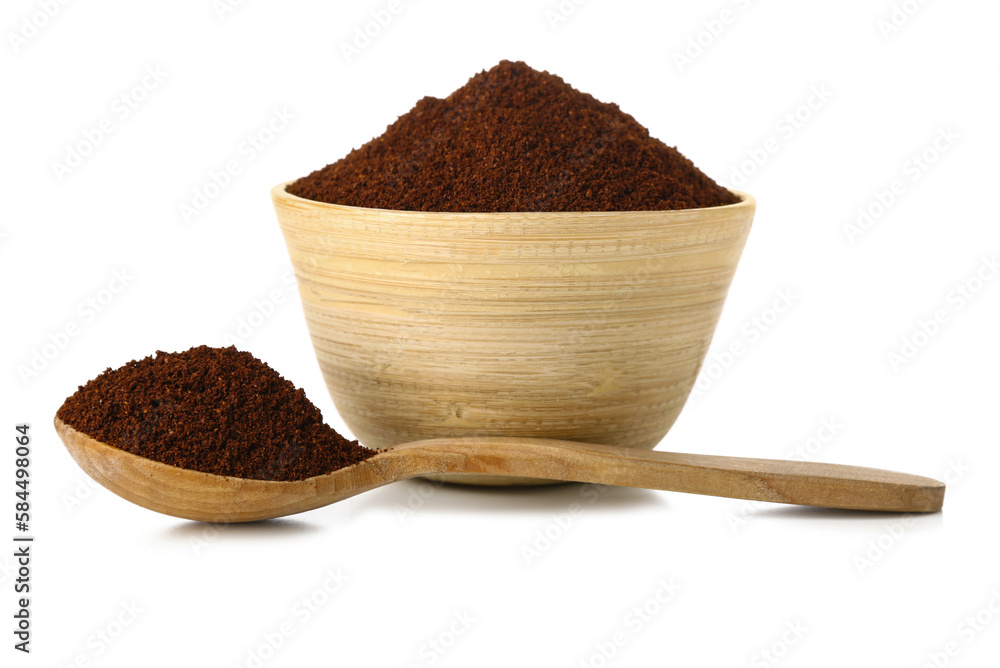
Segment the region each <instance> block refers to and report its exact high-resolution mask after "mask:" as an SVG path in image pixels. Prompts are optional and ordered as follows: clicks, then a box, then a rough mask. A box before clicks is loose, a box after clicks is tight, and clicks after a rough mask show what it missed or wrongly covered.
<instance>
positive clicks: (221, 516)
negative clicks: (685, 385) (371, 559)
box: [55, 418, 945, 522]
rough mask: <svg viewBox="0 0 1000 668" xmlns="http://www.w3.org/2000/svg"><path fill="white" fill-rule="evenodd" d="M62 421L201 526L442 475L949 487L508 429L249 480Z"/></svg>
mask: <svg viewBox="0 0 1000 668" xmlns="http://www.w3.org/2000/svg"><path fill="white" fill-rule="evenodd" d="M55 426H56V431H57V432H59V437H60V438H62V441H63V443H65V444H66V448H67V449H68V450H69V452H70V454H71V455H72V456H73V459H75V460H76V463H77V464H79V465H80V467H81V468H83V470H84V471H86V472H87V473H88V474H89V475H90V476H91V477H92V478H93V479H94V480H96V481H97V482H99V483H101V484H102V485H104V486H105V487H107V488H108V489H109V490H111V491H112V492H114V493H115V494H117V495H119V496H121V497H123V498H125V499H128V500H129V501H131V502H132V503H136V504H138V505H140V506H143V507H144V508H149V509H150V510H155V511H157V512H161V513H165V514H167V515H173V516H175V517H183V518H186V519H191V520H200V521H203V522H252V521H255V520H264V519H270V518H273V517H282V516H284V515H292V514H294V513H301V512H303V511H306V510H312V509H313V508H319V507H322V506H325V505H328V504H331V503H336V502H337V501H340V500H342V499H346V498H348V497H351V496H354V495H355V494H360V493H361V492H366V491H368V490H370V489H375V488H376V487H381V486H382V485H387V484H389V483H392V482H396V481H397V480H405V479H407V478H414V477H417V476H425V475H435V474H441V473H483V474H489V475H494V476H521V477H533V478H547V479H550V480H566V481H576V482H590V483H600V484H605V485H622V486H626V487H645V488H648V489H662V490H669V491H674V492H688V493H692V494H709V495H712V496H725V497H731V498H736V499H752V500H754V501H771V502H775V503H791V504H798V505H805V506H823V507H827V508H849V509H854V510H880V511H889V512H911V513H926V512H935V511H938V510H940V509H941V505H942V503H943V501H944V489H945V485H944V483H942V482H939V481H937V480H932V479H931V478H923V477H920V476H915V475H908V474H906V473H895V472H893V471H883V470H881V469H870V468H862V467H858V466H842V465H838V464H819V463H814V462H795V461H781V460H774V459H744V458H742V457H716V456H709V455H685V454H679V453H673V452H657V451H651V450H635V449H631V448H622V447H616V446H608V445H592V444H589V443H575V442H571V441H556V440H549V439H541V438H508V437H469V438H438V439H433V440H428V441H416V442H414V443H406V444H403V445H399V446H396V447H394V448H390V449H388V450H383V451H381V452H379V453H378V454H376V455H375V456H373V457H371V458H370V459H367V460H365V461H363V462H361V463H359V464H355V465H353V466H348V467H346V468H343V469H340V470H337V471H334V472H332V473H328V474H326V475H320V476H315V477H313V478H307V479H306V480H300V481H295V482H282V481H269V480H250V479H247V478H233V477H229V476H221V475H215V474H212V473H202V472H200V471H191V470H188V469H182V468H177V467H176V466H169V465H167V464H163V463H160V462H156V461H153V460H151V459H146V458H144V457H139V456H137V455H133V454H131V453H128V452H125V451H124V450H119V449H118V448H114V447H112V446H110V445H107V444H105V443H101V442H99V441H96V440H94V439H92V438H90V437H89V436H87V435H86V434H83V433H81V432H78V431H76V430H75V429H73V428H72V427H70V426H68V425H66V424H64V423H63V422H62V421H61V420H59V419H58V418H57V419H56V421H55Z"/></svg>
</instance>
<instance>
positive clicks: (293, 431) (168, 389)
mask: <svg viewBox="0 0 1000 668" xmlns="http://www.w3.org/2000/svg"><path fill="white" fill-rule="evenodd" d="M57 417H58V418H59V419H60V420H62V421H63V422H65V423H66V424H68V425H69V426H71V427H73V428H74V429H76V430H77V431H80V432H82V433H84V434H87V435H88V436H90V437H91V438H94V439H96V440H98V441H101V442H103V443H107V444H108V445H111V446H114V447H116V448H120V449H122V450H126V451H128V452H131V453H132V454H135V455H139V456H141V457H146V458H147V459H154V460H156V461H160V462H163V463H165V464H170V465H172V466H179V467H181V468H186V469H192V470H195V471H204V472H206V473H216V474H219V475H228V476H236V477H240V478H253V479H256V480H301V479H303V478H309V477H311V476H315V475H321V474H324V473H329V472H331V471H333V470H336V469H339V468H342V467H344V466H349V465H351V464H355V463H357V462H360V461H362V460H364V459H367V458H368V457H370V456H372V455H373V454H375V452H374V451H372V450H369V449H368V448H365V447H363V446H361V445H359V444H358V442H357V441H348V440H346V439H345V438H344V437H342V436H341V435H340V434H338V433H337V432H336V431H334V430H333V429H332V428H331V427H329V426H327V425H326V424H325V423H324V422H323V415H322V414H321V412H320V410H319V409H318V408H316V406H314V405H313V404H312V402H310V401H309V400H308V399H307V398H306V395H305V392H303V391H302V390H301V389H295V386H294V385H293V384H292V383H290V382H289V381H287V380H285V379H284V378H282V377H281V375H280V374H278V372H276V371H275V370H274V369H272V368H271V367H269V366H268V365H267V364H265V363H264V362H261V361H260V360H258V359H257V358H256V357H254V356H253V355H251V354H250V353H247V352H241V351H238V350H236V348H234V347H229V348H209V347H208V346H200V347H198V348H192V349H191V350H188V351H186V352H182V353H164V352H157V353H156V355H155V356H152V355H151V356H149V357H146V358H144V359H141V360H139V361H133V362H129V363H128V364H126V365H125V366H123V367H121V368H118V369H114V370H112V369H108V370H106V371H105V372H104V373H102V374H101V375H99V376H98V377H97V378H94V379H93V380H92V381H90V382H89V383H87V384H86V385H83V386H82V387H80V388H79V390H78V391H77V392H76V393H75V394H73V396H71V397H70V398H69V399H67V400H66V402H65V403H64V404H63V405H62V407H61V408H60V409H59V412H58V413H57Z"/></svg>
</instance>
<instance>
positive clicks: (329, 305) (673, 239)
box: [271, 183, 755, 485]
mask: <svg viewBox="0 0 1000 668" xmlns="http://www.w3.org/2000/svg"><path fill="white" fill-rule="evenodd" d="M287 185H288V184H287V183H284V184H281V185H279V186H276V187H275V188H274V189H273V190H272V191H271V196H272V199H273V201H274V207H275V210H276V212H277V216H278V221H279V223H280V224H281V229H282V232H283V234H284V237H285V242H286V244H287V246H288V252H289V255H290V256H291V260H292V265H293V266H294V268H295V275H296V277H297V279H298V285H299V294H300V296H301V298H302V305H303V308H304V310H305V315H306V322H307V324H308V326H309V332H310V334H311V336H312V342H313V347H314V348H315V350H316V357H317V358H318V360H319V364H320V368H321V369H322V371H323V376H324V378H325V379H326V384H327V387H328V388H329V390H330V394H331V396H332V397H333V401H334V403H335V405H336V407H337V410H338V411H339V412H340V414H341V416H342V417H343V419H344V422H345V423H346V424H347V426H348V427H349V428H350V429H351V431H352V432H353V433H354V435H355V436H356V437H357V438H358V439H360V441H361V442H362V443H364V444H365V445H367V446H369V447H375V448H387V447H391V446H393V445H397V444H400V443H405V442H408V441H416V440H422V439H429V438H440V437H449V436H527V437H538V438H554V439H563V440H570V441H584V442H588V443H600V444H607V445H617V446H622V447H629V448H647V449H648V448H653V447H654V446H656V444H657V443H659V442H660V440H661V439H662V438H663V437H664V436H665V435H666V433H667V431H668V430H669V429H670V427H671V425H673V423H674V420H676V419H677V416H678V414H679V413H680V411H681V408H682V407H683V406H684V402H685V401H686V400H687V397H688V394H689V393H690V391H691V388H692V386H693V385H694V382H695V378H696V377H697V375H698V371H699V369H700V368H701V364H702V362H703V360H704V359H705V353H706V352H707V350H708V346H709V343H710V342H711V340H712V334H713V332H714V331H715V326H716V324H717V323H718V320H719V314H720V313H721V311H722V305H723V302H724V301H725V298H726V293H727V292H728V290H729V284H730V282H731V281H732V278H733V273H734V272H735V271H736V265H737V263H738V262H739V259H740V255H741V253H742V252H743V247H744V245H745V243H746V239H747V235H748V233H749V231H750V225H751V222H752V220H753V214H754V208H755V202H754V199H753V198H752V197H750V196H749V195H746V194H744V193H739V192H735V191H734V192H735V194H736V195H737V196H739V197H740V202H738V203H736V204H732V205H728V206H720V207H712V208H706V209H686V210H680V211H628V212H607V213H604V212H582V213H434V212H419V211H388V210H382V209H364V208H357V207H350V206H341V205H336V204H326V203H322V202H315V201H312V200H307V199H302V198H300V197H296V196H294V195H291V194H289V193H288V192H286V190H285V187H286V186H287ZM447 480H448V481H449V482H470V483H475V484H503V485H510V484H512V483H517V482H520V483H521V484H525V483H529V482H540V481H537V480H518V481H512V480H511V479H509V478H506V479H504V478H497V479H492V478H487V477H457V476H451V477H448V478H447Z"/></svg>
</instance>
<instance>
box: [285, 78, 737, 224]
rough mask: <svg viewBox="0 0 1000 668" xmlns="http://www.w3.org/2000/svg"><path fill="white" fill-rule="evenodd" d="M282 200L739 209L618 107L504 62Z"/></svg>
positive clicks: (429, 101) (387, 205)
mask: <svg viewBox="0 0 1000 668" xmlns="http://www.w3.org/2000/svg"><path fill="white" fill-rule="evenodd" d="M288 192H290V193H292V194H293V195H298V196H299V197H304V198H307V199H312V200H317V201H320V202H330V203H333V204H346V205H350V206H361V207H370V208H379V209H401V210H417V211H476V212H497V211H634V210H664V209H689V208H699V207H708V206H719V205H722V204H732V203H734V202H736V201H737V200H736V198H735V197H734V196H733V195H732V194H731V193H730V192H729V191H728V190H726V189H725V188H722V187H721V186H719V185H718V184H716V183H715V182H714V181H713V180H712V179H710V178H709V177H708V176H706V175H705V174H704V173H702V172H701V171H700V170H698V168H697V167H695V166H694V165H693V164H692V163H691V161H690V160H688V159H687V158H685V157H684V156H683V155H681V154H680V153H678V152H677V151H676V150H675V149H673V148H671V147H669V146H667V145H666V144H664V143H663V142H661V141H660V140H658V139H654V138H653V137H650V136H649V131H648V130H647V129H646V128H644V127H643V126H642V125H640V124H639V123H638V122H637V121H636V120H635V119H634V118H632V117H631V116H630V115H628V114H626V113H624V112H622V111H621V110H620V109H619V108H618V105H616V104H605V103H603V102H599V101H598V100H596V99H595V98H593V97H592V96H590V95H587V94H586V93H581V92H580V91H578V90H576V89H575V88H573V87H572V86H570V85H569V84H567V83H565V82H564V81H563V80H562V79H561V78H559V77H557V76H554V75H552V74H549V73H547V72H538V71H536V70H533V69H532V68H530V67H528V66H527V65H525V64H524V63H521V62H518V63H513V62H510V61H503V62H501V63H500V64H499V65H497V66H496V67H494V68H493V69H491V70H489V71H486V72H481V73H480V74H477V75H476V76H474V77H472V79H470V80H469V82H468V83H467V84H466V85H465V86H463V87H462V88H460V89H458V90H457V91H455V92H454V93H452V94H451V95H449V96H448V97H447V98H445V99H443V100H442V99H438V98H434V97H425V98H424V99H422V100H420V101H419V102H418V103H417V105H416V106H415V107H414V108H413V109H412V110H411V111H410V112H409V113H407V114H405V115H404V116H401V117H400V118H399V119H398V120H397V121H396V122H395V123H393V124H392V125H390V126H389V128H388V129H387V130H386V131H385V134H383V135H382V136H381V137H378V138H376V139H373V140H372V141H370V142H368V143H367V144H365V145H364V146H362V147H361V148H359V149H357V150H354V151H352V152H351V153H350V154H348V155H347V156H346V157H345V158H343V159H342V160H340V161H338V162H335V163H333V164H332V165H328V166H326V167H324V168H323V169H320V170H318V171H316V172H313V173H312V174H310V175H309V176H306V177H304V178H301V179H299V180H298V181H296V182H295V183H293V184H291V185H290V186H289V187H288Z"/></svg>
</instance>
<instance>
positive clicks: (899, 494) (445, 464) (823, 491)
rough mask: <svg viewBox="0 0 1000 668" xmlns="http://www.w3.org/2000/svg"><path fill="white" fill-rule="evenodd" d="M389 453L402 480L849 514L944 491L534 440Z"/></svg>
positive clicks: (743, 461) (446, 442) (841, 468)
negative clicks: (483, 477)
mask: <svg viewBox="0 0 1000 668" xmlns="http://www.w3.org/2000/svg"><path fill="white" fill-rule="evenodd" d="M390 453H391V454H390ZM394 455H398V456H400V457H402V458H403V461H405V463H406V468H407V469H409V471H408V473H409V474H410V475H431V474H440V473H482V474H488V475H501V476H525V477H535V478H547V479H552V480H566V481H575V482H590V483H600V484H605V485H621V486H626V487H643V488H647V489H662V490H668V491H673V492H687V493H690V494H708V495H711V496H724V497H730V498H735V499H750V500H753V501H771V502H775V503H790V504H797V505H803V506H821V507H826V508H848V509H853V510H877V511H888V512H911V513H912V512H918V513H923V512H936V511H938V510H940V509H941V506H942V504H943V502H944V490H945V485H944V483H942V482H940V481H937V480H933V479H931V478H924V477H921V476H915V475H909V474H907V473H897V472H895V471H885V470H882V469H872V468H863V467H860V466H845V465H840V464H822V463H818V462H800V461H786V460H778V459H747V458H743V457H720V456H714V455H688V454H681V453H675V452H660V451H655V450H636V449H632V448H622V447H614V446H607V445H593V444H588V443H576V442H572V441H557V440H550V439H540V438H506V437H467V438H463V437H458V438H441V439H432V440H427V441H416V442H413V443H407V444H405V445H401V446H398V447H396V448H392V449H390V450H387V451H384V452H383V453H381V455H380V456H388V458H391V459H395V456H394ZM400 463H401V462H400Z"/></svg>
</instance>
